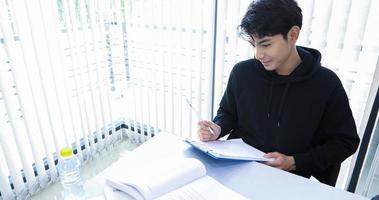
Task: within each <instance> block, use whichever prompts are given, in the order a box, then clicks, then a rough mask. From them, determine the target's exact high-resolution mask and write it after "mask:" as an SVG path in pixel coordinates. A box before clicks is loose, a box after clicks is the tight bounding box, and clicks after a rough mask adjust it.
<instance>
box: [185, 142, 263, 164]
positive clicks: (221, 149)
mask: <svg viewBox="0 0 379 200" xmlns="http://www.w3.org/2000/svg"><path fill="white" fill-rule="evenodd" d="M185 141H186V142H188V143H189V144H190V145H192V146H193V147H195V148H197V149H199V150H200V151H202V152H204V153H206V154H208V155H210V156H212V157H214V158H216V159H230V160H250V161H269V160H270V159H267V158H265V157H263V155H264V154H265V153H264V152H262V151H260V150H258V149H256V148H254V147H252V146H250V145H248V144H246V143H245V142H244V141H243V140H242V139H232V140H215V141H209V142H202V141H199V140H192V139H188V138H186V139H185Z"/></svg>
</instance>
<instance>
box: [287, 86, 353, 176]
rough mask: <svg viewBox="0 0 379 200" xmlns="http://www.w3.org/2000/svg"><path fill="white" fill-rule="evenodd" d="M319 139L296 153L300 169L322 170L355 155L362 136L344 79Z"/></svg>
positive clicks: (333, 97)
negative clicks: (357, 127)
mask: <svg viewBox="0 0 379 200" xmlns="http://www.w3.org/2000/svg"><path fill="white" fill-rule="evenodd" d="M318 134H319V135H318V136H317V137H318V139H317V141H318V142H319V143H318V144H317V145H315V146H314V147H313V148H312V149H310V151H308V152H306V153H302V154H296V155H294V158H295V164H296V170H297V171H321V170H324V169H326V168H327V167H329V166H331V165H335V164H340V163H342V161H344V160H345V159H346V158H348V157H349V156H350V155H352V154H353V153H354V152H355V151H356V149H357V148H358V145H359V137H358V134H357V129H356V126H355V122H354V118H353V115H352V112H351V109H350V106H349V101H348V98H347V95H346V93H345V90H344V89H343V87H342V84H341V82H340V81H339V80H338V84H337V86H336V87H335V89H334V91H333V93H332V94H331V96H330V98H329V101H328V104H327V106H326V109H325V112H324V115H323V118H322V120H321V123H320V127H319V131H318Z"/></svg>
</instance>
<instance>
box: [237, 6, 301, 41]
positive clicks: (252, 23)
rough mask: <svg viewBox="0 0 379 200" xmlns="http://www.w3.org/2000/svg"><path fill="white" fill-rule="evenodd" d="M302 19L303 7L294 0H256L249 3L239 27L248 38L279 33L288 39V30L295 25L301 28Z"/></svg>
mask: <svg viewBox="0 0 379 200" xmlns="http://www.w3.org/2000/svg"><path fill="white" fill-rule="evenodd" d="M302 21H303V15H302V14H301V8H300V7H299V6H298V5H297V3H296V1H294V0H255V1H253V2H252V3H251V4H250V5H249V8H248V10H247V12H246V14H245V16H244V17H243V19H242V21H241V25H240V26H239V28H240V31H241V35H242V36H243V37H244V38H246V39H248V40H250V39H251V37H252V36H253V35H254V36H256V37H259V38H263V37H265V36H274V35H277V34H281V35H283V37H284V39H287V33H288V31H289V30H290V29H291V28H292V27H293V26H295V25H296V26H298V27H299V28H301V25H302Z"/></svg>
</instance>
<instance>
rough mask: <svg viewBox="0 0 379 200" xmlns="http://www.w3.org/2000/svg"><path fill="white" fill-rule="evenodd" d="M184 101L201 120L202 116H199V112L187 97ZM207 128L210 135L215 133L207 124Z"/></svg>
mask: <svg viewBox="0 0 379 200" xmlns="http://www.w3.org/2000/svg"><path fill="white" fill-rule="evenodd" d="M186 102H187V104H188V105H189V106H190V107H191V109H192V111H193V112H195V114H196V115H197V118H199V120H202V119H203V118H202V117H201V115H200V112H199V111H197V110H196V108H195V107H193V106H192V104H191V102H190V101H189V100H188V99H187V98H186ZM208 129H209V131H210V132H211V134H212V135H215V133H214V132H213V130H212V129H211V127H209V126H208Z"/></svg>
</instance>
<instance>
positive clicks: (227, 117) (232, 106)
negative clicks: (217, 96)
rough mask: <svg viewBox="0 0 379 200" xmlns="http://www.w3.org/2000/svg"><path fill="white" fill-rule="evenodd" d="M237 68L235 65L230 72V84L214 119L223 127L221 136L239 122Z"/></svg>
mask: <svg viewBox="0 0 379 200" xmlns="http://www.w3.org/2000/svg"><path fill="white" fill-rule="evenodd" d="M235 68H236V67H234V68H233V70H232V72H231V73H230V76H229V80H228V85H227V87H226V90H225V93H224V96H223V97H222V99H221V102H220V107H219V108H218V110H217V115H216V117H215V118H214V119H213V122H214V123H216V124H218V125H219V126H220V127H221V134H220V136H219V138H220V137H223V136H225V135H227V134H229V133H230V132H231V131H232V130H233V129H234V128H235V127H236V123H237V111H236V97H235V92H236V90H235V84H236V82H235V81H236V79H235V75H236V74H235V73H236V72H235Z"/></svg>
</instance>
